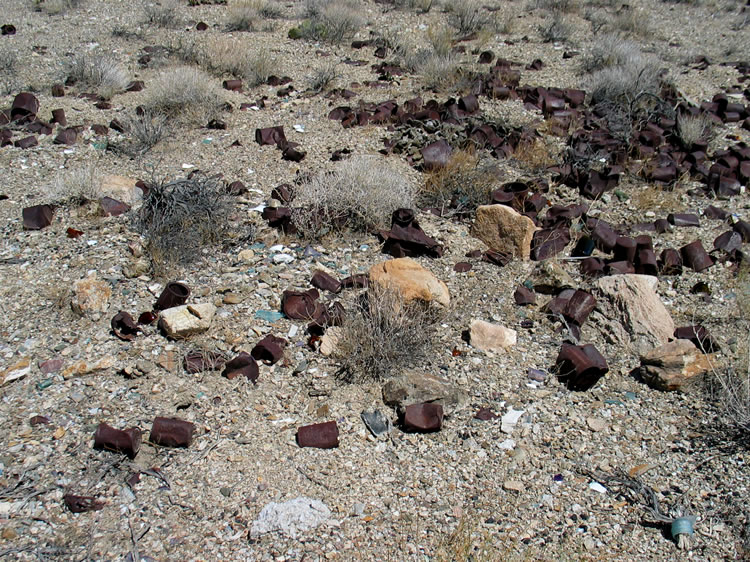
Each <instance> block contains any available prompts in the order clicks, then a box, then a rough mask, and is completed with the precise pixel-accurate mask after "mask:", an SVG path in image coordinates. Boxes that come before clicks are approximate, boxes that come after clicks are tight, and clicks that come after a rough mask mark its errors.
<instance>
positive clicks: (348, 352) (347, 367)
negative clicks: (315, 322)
mask: <svg viewBox="0 0 750 562" xmlns="http://www.w3.org/2000/svg"><path fill="white" fill-rule="evenodd" d="M436 315H437V313H436V311H435V310H433V309H430V307H429V305H427V304H426V303H423V302H421V301H411V302H409V303H406V302H404V298H403V296H402V295H401V294H400V293H399V292H398V291H396V290H394V289H393V288H385V287H381V286H380V285H377V284H373V285H371V286H370V288H369V289H368V290H367V292H366V293H363V294H362V295H361V296H360V299H359V300H358V301H357V303H356V305H355V307H354V310H352V311H350V312H348V313H347V314H346V316H345V318H344V321H343V325H342V326H341V331H340V334H341V335H340V337H339V339H338V340H337V343H336V350H335V357H336V359H337V360H338V361H339V365H340V368H339V376H340V377H341V378H342V379H343V380H346V381H348V382H362V381H366V380H375V381H380V380H383V379H386V378H388V377H389V376H392V375H398V374H400V373H401V371H402V370H403V369H405V368H409V367H412V366H415V365H417V364H419V362H420V361H422V360H424V359H425V358H426V357H427V354H428V353H429V352H430V347H431V342H432V338H433V335H434V334H435V320H436Z"/></svg>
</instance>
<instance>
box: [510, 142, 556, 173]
mask: <svg viewBox="0 0 750 562" xmlns="http://www.w3.org/2000/svg"><path fill="white" fill-rule="evenodd" d="M555 155H556V151H555V149H554V147H553V146H552V145H551V143H548V142H547V141H545V140H544V139H543V138H541V137H534V138H532V139H529V140H527V141H522V142H521V143H520V144H519V145H518V147H517V148H516V149H515V150H514V151H513V158H514V159H515V160H516V162H518V163H519V164H520V165H521V167H523V168H524V169H525V170H527V171H528V172H532V173H539V172H543V171H544V170H546V169H547V168H549V167H550V166H554V165H555V164H556V163H557V159H556V158H555Z"/></svg>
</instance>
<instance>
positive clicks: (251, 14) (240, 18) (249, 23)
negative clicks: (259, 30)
mask: <svg viewBox="0 0 750 562" xmlns="http://www.w3.org/2000/svg"><path fill="white" fill-rule="evenodd" d="M258 5H259V2H257V1H255V0H238V1H237V2H233V3H232V4H230V5H229V10H228V11H227V21H226V24H225V26H224V28H225V29H226V30H227V31H255V29H256V26H257V24H258V21H259V20H260V19H261V15H260V13H259V12H258Z"/></svg>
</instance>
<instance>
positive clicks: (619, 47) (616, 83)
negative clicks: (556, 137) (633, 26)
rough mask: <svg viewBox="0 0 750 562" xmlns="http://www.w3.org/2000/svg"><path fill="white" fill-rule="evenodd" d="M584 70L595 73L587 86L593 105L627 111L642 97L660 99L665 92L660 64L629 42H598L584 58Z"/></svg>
mask: <svg viewBox="0 0 750 562" xmlns="http://www.w3.org/2000/svg"><path fill="white" fill-rule="evenodd" d="M583 68H584V69H585V70H587V71H588V72H591V75H590V76H589V77H588V78H586V79H585V80H584V84H585V87H586V88H587V89H588V90H589V91H590V92H591V102H592V103H593V104H598V103H602V102H603V103H607V104H611V105H613V106H615V107H617V106H620V107H627V106H630V105H632V104H633V103H634V102H635V101H636V99H637V98H639V97H644V96H646V97H648V96H651V97H653V98H657V99H658V96H659V93H660V92H661V87H662V83H663V79H662V74H663V72H662V68H661V65H660V64H659V61H658V60H657V59H656V58H655V57H653V56H650V55H646V54H644V53H642V52H641V50H640V49H639V48H638V46H637V45H635V44H634V43H631V42H629V41H625V40H622V39H618V38H605V39H602V40H600V41H597V43H596V44H595V46H594V48H593V49H592V51H591V52H590V53H589V54H588V55H587V56H586V57H584V62H583Z"/></svg>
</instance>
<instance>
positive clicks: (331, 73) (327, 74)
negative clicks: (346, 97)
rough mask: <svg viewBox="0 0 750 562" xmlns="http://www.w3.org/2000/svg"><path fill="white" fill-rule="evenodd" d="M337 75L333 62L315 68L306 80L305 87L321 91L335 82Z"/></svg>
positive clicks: (316, 91)
mask: <svg viewBox="0 0 750 562" xmlns="http://www.w3.org/2000/svg"><path fill="white" fill-rule="evenodd" d="M338 76H339V73H338V70H337V69H336V65H335V64H331V65H326V66H322V67H320V68H316V69H315V70H314V71H313V74H312V76H311V77H310V78H309V80H308V86H307V87H308V89H310V90H311V91H313V92H315V93H319V92H322V91H324V90H327V89H329V88H330V87H331V85H333V84H334V83H335V82H336V78H338Z"/></svg>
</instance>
